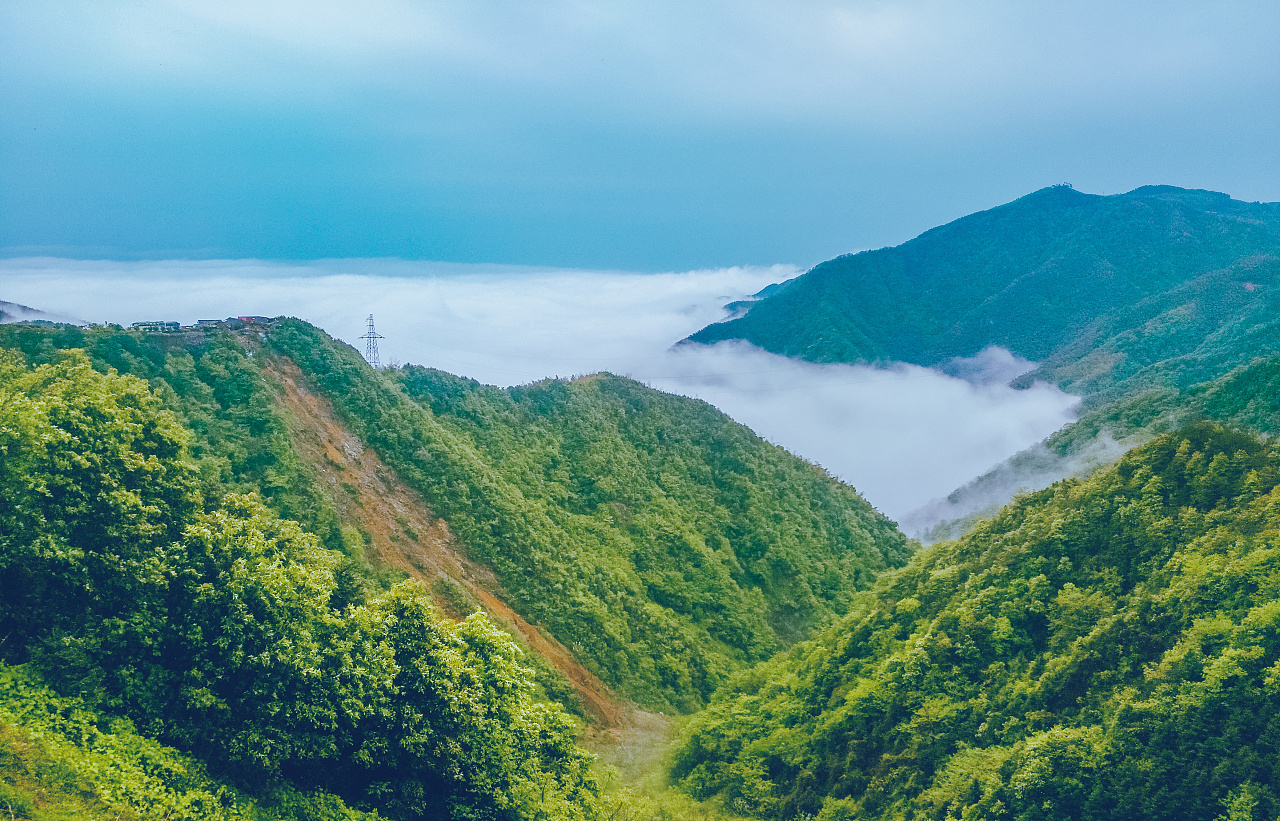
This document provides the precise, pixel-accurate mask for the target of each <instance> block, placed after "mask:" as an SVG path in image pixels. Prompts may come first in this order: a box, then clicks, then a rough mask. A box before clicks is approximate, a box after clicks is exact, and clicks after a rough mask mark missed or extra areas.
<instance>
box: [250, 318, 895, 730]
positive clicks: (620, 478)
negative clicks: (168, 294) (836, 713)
mask: <svg viewBox="0 0 1280 821" xmlns="http://www.w3.org/2000/svg"><path fill="white" fill-rule="evenodd" d="M266 344H268V345H269V346H270V347H271V348H272V349H273V350H275V351H278V352H279V353H282V354H284V355H287V356H288V357H290V359H292V360H293V361H294V362H295V363H297V364H298V365H299V367H301V368H302V370H303V371H304V373H306V374H308V375H309V376H310V377H311V378H312V379H313V380H314V383H315V385H314V386H315V388H316V389H317V390H320V391H322V392H323V393H324V394H325V395H326V396H328V397H329V398H330V399H331V400H332V401H333V403H334V405H335V406H336V407H337V408H338V409H339V410H340V412H341V413H342V414H343V415H344V416H345V418H346V420H347V422H348V424H349V425H350V427H351V428H352V430H354V431H355V432H356V433H357V434H358V435H359V436H360V437H361V438H362V439H363V440H364V441H365V442H366V443H367V444H369V445H370V446H372V447H374V448H375V449H376V450H377V451H378V453H379V455H380V456H381V457H382V458H383V459H384V460H385V461H387V462H388V463H390V464H391V465H392V466H393V467H394V468H395V469H396V470H397V471H398V472H399V474H400V476H401V477H402V478H404V479H405V480H406V481H407V482H409V483H410V484H412V485H414V486H415V487H417V488H418V489H419V490H421V491H422V492H423V493H424V494H425V495H426V498H427V501H428V502H429V503H430V504H431V506H432V507H433V509H434V510H435V511H436V512H437V513H439V514H440V515H442V516H443V517H444V518H445V519H446V520H447V521H448V522H449V526H450V528H451V529H452V531H453V532H454V533H456V534H457V535H458V536H459V537H460V538H461V540H462V542H463V543H464V544H465V545H466V546H467V549H468V551H469V553H470V555H471V556H472V557H473V558H475V559H478V560H480V561H482V562H484V563H485V564H487V565H488V566H490V567H492V568H493V569H494V570H495V571H496V572H497V574H498V577H499V579H500V580H501V581H502V583H503V586H504V587H505V589H506V591H507V593H508V594H509V596H510V598H511V600H512V602H513V604H514V605H515V606H516V608H517V609H518V610H519V611H520V612H521V613H522V614H523V615H524V616H525V617H526V618H528V619H530V620H531V621H534V622H536V623H539V624H541V625H543V626H545V627H547V628H548V629H549V630H550V631H551V632H552V633H553V634H554V635H555V636H556V637H557V638H559V639H560V640H561V641H562V642H563V643H564V644H565V645H567V646H569V647H570V648H572V649H573V650H574V652H575V653H576V654H577V655H578V656H579V658H581V659H582V660H583V661H584V662H585V663H586V664H587V665H588V666H589V667H590V668H591V669H592V670H593V671H594V672H596V673H597V674H598V675H600V677H601V678H603V679H604V680H605V681H607V682H609V683H611V684H613V685H615V686H616V687H618V688H619V689H620V690H622V691H623V692H624V693H625V694H626V695H628V696H631V697H632V698H635V699H637V700H638V701H640V702H641V703H642V704H645V705H647V706H649V707H651V708H654V709H664V710H665V709H671V708H675V709H679V710H691V709H695V708H697V707H698V706H700V705H701V704H702V703H704V700H705V699H706V698H707V697H708V696H709V695H710V693H711V692H712V691H713V690H714V689H715V687H716V686H717V685H718V684H719V683H720V682H721V681H723V679H724V676H725V675H726V674H727V673H729V672H731V671H732V670H735V669H739V668H741V667H742V666H744V665H746V664H748V663H751V662H755V661H759V660H761V659H764V658H767V657H768V656H769V655H770V654H772V653H773V652H775V651H776V650H778V649H779V648H781V647H783V646H785V645H786V644H789V643H791V642H792V641H794V640H796V639H798V638H800V637H803V636H805V635H808V634H809V633H810V632H811V631H812V630H813V629H814V628H815V627H817V626H820V625H822V624H825V623H827V622H829V621H830V620H831V619H832V618H834V617H836V616H838V615H839V614H841V613H843V612H844V611H845V610H846V609H847V608H848V605H849V603H850V601H851V598H852V596H853V594H854V592H855V591H857V590H859V589H862V588H865V587H866V586H867V585H868V584H869V583H870V581H871V579H872V577H873V574H874V573H875V572H877V571H879V570H881V569H883V568H885V567H889V566H895V565H897V564H900V563H901V562H902V561H903V560H905V558H906V556H907V555H908V547H907V544H906V540H905V539H904V538H903V537H902V535H901V534H900V533H899V532H898V531H897V530H896V529H895V528H894V527H893V525H892V523H890V522H889V521H887V520H886V519H884V518H883V517H882V516H880V515H879V514H877V513H876V512H875V511H873V510H872V509H871V507H870V506H869V505H868V504H867V503H866V502H865V501H864V500H863V499H861V498H860V497H859V496H858V495H857V494H856V493H855V492H854V491H853V490H852V489H850V488H848V487H846V486H844V485H841V484H839V483H838V482H835V481H834V480H832V479H831V478H830V477H829V476H827V475H826V474H825V472H824V471H822V470H821V469H820V468H817V467H815V466H813V465H810V464H807V463H805V462H803V461H801V460H799V459H796V458H795V457H793V456H791V455H789V454H787V453H786V452H785V451H783V450H782V449H781V448H778V447H776V446H773V445H769V444H768V443H766V442H764V441H762V440H760V439H759V438H758V437H756V436H755V435H754V434H752V433H751V432H750V431H748V430H747V429H746V428H743V427H742V426H741V425H738V424H736V423H734V422H733V421H732V420H730V419H728V417H726V416H724V415H723V414H721V413H720V412H718V411H716V410H715V409H714V408H712V407H711V406H709V405H706V404H705V403H702V402H698V401H696V400H690V399H685V398H681V397H675V396H669V395H666V394H662V393H660V392H658V391H654V390H651V389H648V388H644V387H643V386H641V385H638V384H637V383H635V382H632V381H630V380H626V379H621V378H618V377H613V376H610V375H607V374H604V375H599V376H596V377H588V378H584V379H580V380H576V381H573V382H564V381H559V380H551V381H546V382H542V383H537V384H534V385H528V386H524V387H520V388H512V389H510V390H501V389H498V388H492V387H486V386H482V385H480V384H478V383H475V382H472V381H470V380H464V379H459V378H457V377H451V376H449V375H447V374H443V373H441V372H439V371H432V370H428V369H424V368H416V367H409V368H405V369H403V370H401V371H398V372H396V373H394V374H384V373H377V372H374V371H372V370H371V369H369V368H368V366H367V365H366V364H365V363H364V361H363V360H362V359H361V358H360V357H359V355H358V354H357V353H356V352H355V351H354V350H352V349H351V348H349V347H348V346H346V345H343V344H341V343H335V342H334V341H333V340H331V339H329V338H328V337H327V336H325V335H324V334H323V333H322V332H320V331H318V330H317V329H315V328H313V327H311V326H309V325H306V324H304V323H301V322H297V321H294V320H283V321H281V322H279V323H276V325H275V326H274V327H273V328H272V329H271V330H269V331H268V333H267V338H266ZM411 397H412V399H411ZM414 400H417V401H416V402H415V401H414Z"/></svg>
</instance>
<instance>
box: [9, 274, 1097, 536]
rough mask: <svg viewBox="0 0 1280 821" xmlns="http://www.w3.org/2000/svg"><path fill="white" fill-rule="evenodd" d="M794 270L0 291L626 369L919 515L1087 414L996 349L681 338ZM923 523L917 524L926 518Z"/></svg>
mask: <svg viewBox="0 0 1280 821" xmlns="http://www.w3.org/2000/svg"><path fill="white" fill-rule="evenodd" d="M798 273H800V272H799V271H798V270H796V269H795V268H794V267H791V266H773V267H735V268H721V269H712V270H699V271H686V272H679V273H662V274H641V273H628V272H617V271H583V270H564V269H553V268H531V267H517V266H498V265H455V264H441V263H419V262H403V261H388V260H336V261H322V262H310V263H290V264H284V263H275V262H262V261H257V260H212V261H166V262H114V261H81V260H66V259H50V258H39V259H30V258H28V259H9V260H0V299H5V300H10V301H13V302H17V303H22V304H25V305H29V306H31V307H33V308H39V309H41V310H45V311H49V312H52V313H56V314H60V315H65V316H73V317H79V318H81V319H83V320H86V321H89V322H97V323H102V322H114V323H120V324H124V325H128V324H129V323H131V322H137V321H142V320H153V319H162V320H176V321H179V322H182V323H183V324H189V323H192V322H194V321H195V320H197V319H218V318H225V317H228V316H240V315H249V314H255V315H264V316H277V315H289V316H296V317H299V318H302V319H305V320H307V321H308V322H311V323H313V324H315V325H318V326H319V327H321V328H324V329H325V330H326V331H328V332H329V333H330V334H332V335H334V336H336V337H338V338H340V339H343V340H345V341H347V342H349V343H351V344H353V345H355V346H357V347H359V348H361V349H363V344H362V343H361V342H360V339H359V337H360V336H361V334H363V333H364V332H365V327H366V326H365V319H366V317H367V316H368V315H370V314H372V315H374V317H375V321H376V323H377V330H378V332H379V333H381V334H383V335H384V336H385V339H383V340H381V343H380V345H381V356H382V362H383V363H384V364H388V363H391V364H408V363H413V364H421V365H428V366H431V367H436V368H440V369H442V370H446V371H449V372H452V373H456V374H462V375H465V376H469V377H472V378H474V379H478V380H481V381H483V382H488V383H492V384H498V385H513V384H521V383H526V382H531V381H536V380H539V379H542V378H545V377H555V376H561V377H569V376H574V375H580V374H586V373H594V372H597V371H603V370H607V371H611V372H613V373H617V374H622V375H626V376H630V377H633V378H635V379H638V380H640V381H642V382H645V383H647V384H649V385H652V386H653V387H655V388H658V389H661V390H664V391H669V392H673V393H680V394H684V395H687V396H695V397H698V398H701V399H703V400H705V401H707V402H710V403H712V404H713V405H715V406H716V407H718V408H720V409H721V410H723V411H724V412H725V413H727V414H729V415H730V416H732V417H733V418H734V419H736V420H738V421H739V422H742V423H743V424H745V425H747V426H749V427H750V428H752V429H753V430H755V431H756V432H757V433H759V434H760V435H761V436H763V437H765V438H766V439H768V440H770V441H772V442H774V443H776V444H779V445H781V446H783V447H785V448H787V449H788V450H791V451H792V452H794V453H797V454H799V455H801V456H803V457H805V458H807V459H809V460H811V461H814V462H817V463H818V464H821V465H822V466H823V467H825V468H826V469H827V470H829V471H830V472H831V473H832V474H833V475H835V476H837V477H839V478H840V479H842V480H844V481H846V482H848V483H849V484H851V485H853V486H854V487H855V488H857V489H858V490H859V491H860V492H861V493H862V494H863V495H864V496H866V497H867V499H869V500H870V501H871V502H872V504H874V505H875V506H876V507H877V508H879V509H880V510H881V511H883V512H884V513H886V514H887V515H889V516H891V517H894V518H903V517H907V516H908V515H909V514H911V513H912V512H913V511H917V510H918V509H919V508H921V507H922V506H925V505H927V504H928V503H929V502H930V501H931V500H935V499H937V498H939V497H942V496H945V495H946V494H947V493H949V492H950V491H952V490H953V489H955V488H957V487H959V486H961V485H963V484H964V483H965V482H967V481H969V480H970V479H972V478H974V477H975V476H978V475H980V474H982V473H984V472H985V471H987V470H988V469H990V468H991V467H992V466H994V465H996V464H997V463H999V462H1001V461H1002V460H1004V459H1006V458H1008V457H1010V456H1012V455H1013V454H1014V453H1017V452H1018V451H1021V450H1023V449H1024V448H1027V447H1029V446H1031V445H1033V444H1035V443H1036V442H1038V441H1040V440H1041V439H1043V438H1044V437H1045V436H1046V435H1048V434H1050V433H1052V432H1053V431H1055V430H1057V429H1058V428H1060V427H1062V426H1063V425H1064V424H1067V423H1068V422H1070V421H1071V420H1072V419H1073V418H1074V412H1075V407H1076V404H1077V399H1076V397H1073V396H1070V395H1068V394H1065V393H1062V392H1061V391H1059V390H1057V389H1056V388H1054V387H1051V386H1049V385H1045V384H1037V385H1035V386H1034V387H1032V388H1030V389H1028V390H1013V389H1012V388H1009V387H1008V386H1007V382H1008V381H1009V379H1011V378H1012V377H1013V376H1016V375H1017V374H1018V373H1021V372H1024V371H1025V370H1027V369H1029V367H1030V363H1027V362H1025V361H1021V360H1018V359H1016V358H1015V357H1013V356H1011V355H1010V354H1008V352H1005V351H1001V350H998V349H989V350H987V351H984V352H982V353H981V354H979V355H978V356H975V357H974V358H971V359H966V360H960V361H957V362H954V363H951V365H950V366H948V367H947V368H946V369H945V371H947V372H943V371H941V370H932V369H927V368H921V367H916V366H912V365H896V366H894V367H889V368H874V367H868V366H849V365H816V364H812V363H807V362H799V361H795V360H791V359H787V358H784V357H780V356H775V355H773V354H770V353H767V352H765V351H762V350H760V349H758V348H754V347H752V346H750V345H748V344H745V343H734V342H730V343H721V344H719V345H715V346H711V347H707V346H699V345H681V346H676V347H673V344H674V343H676V342H678V341H679V340H681V339H683V338H684V337H685V336H687V335H689V334H691V333H693V332H694V331H696V330H698V329H699V328H701V327H703V326H704V325H707V324H708V323H711V322H716V321H719V320H721V319H724V318H725V317H726V316H727V314H726V311H725V309H724V305H725V304H726V303H729V302H732V301H735V300H740V299H743V298H746V297H749V296H750V295H751V294H754V293H755V292H757V291H759V290H760V289H761V288H763V287H764V286H766V285H768V284H770V283H774V282H779V281H782V280H785V279H789V278H791V277H793V276H796V275H797V274H798ZM929 519H930V517H928V516H926V517H925V518H924V519H923V520H921V519H920V516H919V515H916V516H914V517H913V518H912V522H913V525H914V526H917V527H927V526H928V525H929V524H931V523H932V522H931V521H930V520H929Z"/></svg>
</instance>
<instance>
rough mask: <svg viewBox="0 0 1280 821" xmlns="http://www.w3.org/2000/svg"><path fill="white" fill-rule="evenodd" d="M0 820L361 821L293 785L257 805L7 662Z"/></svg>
mask: <svg viewBox="0 0 1280 821" xmlns="http://www.w3.org/2000/svg"><path fill="white" fill-rule="evenodd" d="M0 817H8V818H31V819H34V821H57V820H59V819H86V821H87V820H88V819H104V821H105V820H106V819H122V821H144V820H149V819H155V821H161V819H169V820H170V821H206V820H207V821H230V819H244V821H358V819H374V818H377V817H378V816H377V814H366V813H361V812H357V811H356V810H352V809H350V808H348V807H347V806H346V805H345V804H343V802H342V800H341V799H339V798H338V797H337V796H334V795H330V794H327V793H324V792H319V791H316V792H311V793H303V792H299V791H298V790H296V789H294V788H291V787H290V786H288V785H283V784H282V785H280V786H279V787H277V788H276V789H275V790H274V791H272V792H270V793H269V794H266V795H264V796H262V797H261V798H258V799H256V800H255V799H254V798H252V797H250V796H248V795H246V794H244V793H242V792H239V791H238V790H235V789H233V788H230V787H228V786H227V785H226V784H223V783H219V782H217V781H215V780H213V779H212V778H210V777H209V775H208V773H207V772H206V769H205V767H204V765H202V764H201V763H200V762H199V761H197V760H195V759H193V758H190V757H189V756H184V755H182V754H181V753H179V752H177V751H176V750H174V749H172V748H168V747H164V746H163V745H161V744H159V743H157V742H155V741H153V740H152V739H149V738H146V737H144V736H141V735H139V734H138V733H137V731H136V730H135V728H134V726H133V724H132V723H131V722H129V721H128V720H126V719H123V718H118V717H113V716H111V715H109V714H105V713H102V712H100V711H98V710H95V709H93V708H91V707H89V706H88V705H86V704H85V703H84V702H83V701H82V700H80V699H68V698H62V697H59V696H57V695H56V694H54V693H53V692H52V691H51V690H49V689H48V688H47V687H44V686H42V685H41V684H40V683H39V681H37V680H34V679H32V678H31V676H30V675H29V673H28V671H24V670H22V669H21V668H8V667H4V666H2V665H0Z"/></svg>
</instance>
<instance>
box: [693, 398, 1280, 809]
mask: <svg viewBox="0 0 1280 821" xmlns="http://www.w3.org/2000/svg"><path fill="white" fill-rule="evenodd" d="M1278 481H1280V450H1277V446H1276V445H1274V444H1272V443H1263V442H1260V441H1258V440H1256V439H1254V438H1252V437H1250V436H1248V435H1245V434H1241V433H1235V432H1231V431H1228V430H1226V429H1222V428H1219V427H1216V426H1214V425H1212V424H1208V423H1201V424H1198V425H1195V426H1192V427H1189V428H1186V429H1183V430H1181V431H1178V432H1175V433H1171V434H1168V435H1165V436H1163V437H1161V438H1159V439H1157V440H1155V441H1153V442H1151V443H1150V444H1149V445H1146V446H1144V447H1142V448H1139V449H1136V450H1133V451H1130V452H1129V453H1128V454H1126V455H1125V456H1124V457H1123V458H1122V459H1121V460H1120V462H1119V463H1118V464H1117V465H1115V466H1114V467H1113V468H1112V469H1110V470H1107V471H1105V472H1103V473H1100V474H1098V475H1096V476H1094V477H1092V478H1090V479H1088V480H1085V481H1079V480H1067V481H1064V482H1060V483H1058V484H1057V485H1055V486H1053V487H1052V488H1049V489H1047V490H1044V491H1041V492H1038V493H1035V494H1032V495H1030V496H1027V497H1024V498H1021V499H1019V500H1017V501H1016V502H1015V503H1014V504H1012V505H1010V506H1009V507H1008V508H1006V509H1005V510H1003V511H1002V512H1001V513H1000V514H999V515H998V516H996V517H995V518H994V519H993V520H991V521H989V522H986V523H983V524H981V525H979V526H978V527H977V528H976V529H975V530H974V531H973V532H971V533H970V534H968V535H967V536H965V537H964V538H962V539H960V540H958V541H954V542H944V543H941V544H938V545H935V546H933V547H930V548H927V549H925V550H924V551H922V552H921V553H920V554H918V555H917V556H916V557H915V558H914V559H913V560H912V561H911V562H910V563H909V564H908V565H907V566H906V567H905V568H903V569H901V570H898V571H893V572H889V573H886V574H885V575H884V576H882V577H881V579H880V580H879V581H878V582H877V584H876V586H875V588H874V590H873V591H872V592H871V593H870V594H868V595H867V596H866V598H865V599H863V600H862V601H861V602H860V603H859V604H858V605H857V606H856V607H855V608H854V610H853V611H852V612H851V613H850V614H849V615H848V616H846V617H845V618H844V619H843V620H842V621H841V622H840V624H839V625H837V626H836V627H833V628H831V629H829V630H827V631H825V632H824V633H822V634H821V635H820V636H819V637H818V638H816V639H815V640H813V641H810V642H805V643H802V644H801V645H798V646H797V647H795V648H793V649H792V651H791V652H790V653H787V654H784V655H782V656H779V657H778V658H777V659H775V660H773V661H771V662H768V663H766V664H764V665H761V666H759V667H757V668H756V669H754V670H752V671H751V672H750V673H747V674H742V675H740V676H739V677H738V678H737V679H735V681H734V682H733V684H732V685H731V686H729V687H727V688H726V689H725V690H724V691H722V693H721V694H720V695H719V696H718V697H717V699H716V701H715V702H714V703H713V704H712V705H711V706H710V707H709V708H708V709H707V710H706V711H704V712H703V713H701V714H700V715H699V716H698V717H697V718H696V719H695V720H694V722H693V723H692V724H691V725H690V726H689V728H688V729H687V731H686V733H685V736H684V740H683V743H682V745H681V747H680V749H679V751H678V753H677V755H676V759H675V771H674V772H675V776H676V777H677V778H678V779H679V780H680V782H681V784H682V785H683V786H684V787H685V789H687V790H689V791H690V792H692V793H693V794H695V795H696V796H699V797H701V798H704V799H709V798H713V797H714V798H716V799H718V800H720V801H722V802H723V803H725V804H726V805H727V806H729V807H731V808H733V809H735V810H737V811H740V812H743V813H747V814H751V815H755V816H759V817H762V818H791V817H798V816H799V815H800V814H804V813H808V814H813V815H817V817H818V818H820V819H823V820H824V821H826V819H843V818H879V819H898V818H919V817H930V818H939V819H940V818H944V817H946V818H991V819H995V818H1008V819H1040V818H1043V819H1062V818H1074V819H1086V818H1087V819H1132V818H1145V819H1170V820H1172V819H1207V818H1213V817H1215V816H1217V815H1218V814H1219V813H1220V812H1222V811H1223V808H1224V805H1226V804H1232V805H1233V806H1234V807H1235V810H1236V811H1238V812H1239V813H1241V814H1240V815H1238V816H1233V817H1240V818H1254V817H1258V818H1273V817H1275V815H1276V814H1277V812H1278V811H1280V801H1278V799H1280V795H1277V793H1276V792H1275V786H1274V785H1276V784H1280V772H1278V771H1277V770H1276V766H1277V764H1276V762H1277V761H1280V756H1278V755H1277V754H1278V753H1280V749H1277V746H1278V745H1280V723H1278V721H1280V719H1277V718H1276V717H1277V716H1280V709H1278V708H1280V689H1278V686H1277V683H1278V682H1280V672H1278V671H1280V605H1278V604H1277V598H1278V594H1280V589H1278V588H1277V583H1278V582H1280V552H1278V551H1277V549H1276V544H1277V543H1278V541H1280V487H1277V482H1278ZM1255 812H1256V815H1255V814H1254V813H1255Z"/></svg>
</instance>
